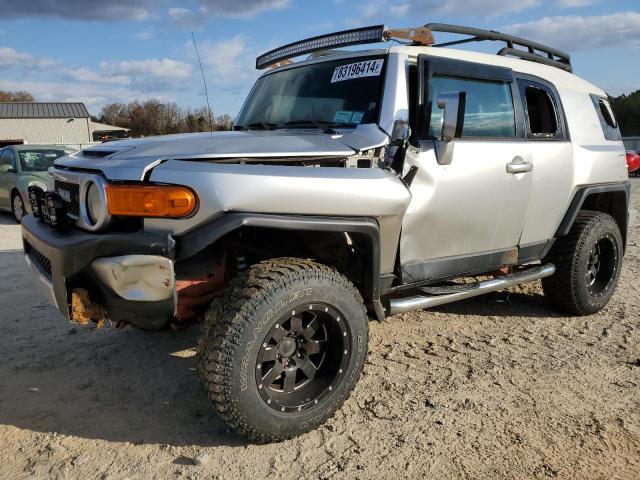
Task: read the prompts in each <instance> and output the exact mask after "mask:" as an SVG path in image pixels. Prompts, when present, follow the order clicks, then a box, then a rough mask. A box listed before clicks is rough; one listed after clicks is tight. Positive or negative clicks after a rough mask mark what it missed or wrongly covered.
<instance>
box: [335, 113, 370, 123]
mask: <svg viewBox="0 0 640 480" xmlns="http://www.w3.org/2000/svg"><path fill="white" fill-rule="evenodd" d="M363 117H364V112H352V111H350V110H338V111H337V112H336V114H335V115H334V116H333V123H360V122H362V118H363Z"/></svg>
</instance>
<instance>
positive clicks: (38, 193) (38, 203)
mask: <svg viewBox="0 0 640 480" xmlns="http://www.w3.org/2000/svg"><path fill="white" fill-rule="evenodd" d="M27 192H28V194H29V203H30V204H31V211H32V212H33V216H34V217H36V218H42V204H43V201H44V190H42V188H40V187H38V186H36V185H31V186H30V187H28V188H27Z"/></svg>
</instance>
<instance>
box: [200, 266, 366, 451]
mask: <svg viewBox="0 0 640 480" xmlns="http://www.w3.org/2000/svg"><path fill="white" fill-rule="evenodd" d="M319 306H322V310H323V311H325V310H324V309H325V308H331V309H332V310H334V311H336V312H339V313H340V317H338V321H340V320H342V322H343V323H342V324H341V328H348V329H349V332H350V334H349V335H348V336H347V335H346V334H345V340H341V342H343V343H341V344H340V345H344V348H345V352H344V353H345V354H346V353H347V352H346V349H347V348H348V349H349V350H350V351H351V354H350V356H349V357H348V363H346V364H344V368H343V369H341V370H340V375H337V374H336V376H335V379H336V380H335V381H334V382H333V383H332V386H331V387H328V388H327V389H325V391H324V393H323V394H322V395H324V396H322V397H319V398H321V401H319V402H318V403H317V404H315V405H314V404H313V403H312V404H311V405H310V406H308V407H305V409H304V410H302V411H293V412H292V411H287V412H281V411H279V410H278V409H275V408H273V407H272V406H270V405H268V404H267V402H266V401H265V400H264V398H263V397H261V394H263V395H264V392H263V391H259V388H262V386H261V385H260V387H259V385H258V384H259V383H260V381H256V379H258V380H260V379H261V378H262V377H261V376H258V375H259V374H257V373H256V363H257V361H258V352H259V351H260V348H261V347H264V344H263V342H264V341H265V338H268V337H266V335H268V332H270V331H273V328H278V326H277V325H276V324H277V322H278V321H279V319H281V318H283V316H282V315H284V314H288V313H291V312H294V311H295V310H296V309H297V308H298V309H303V308H304V309H306V308H309V309H312V308H318V307H319ZM325 306H326V307H325ZM367 340H368V318H367V314H366V310H365V307H364V304H363V301H362V298H361V296H360V294H359V292H358V290H357V289H356V288H355V287H354V286H353V284H352V283H351V282H350V281H349V280H347V279H346V278H345V277H344V276H342V275H341V274H339V273H338V272H336V271H335V270H333V269H331V268H329V267H327V266H325V265H321V264H318V263H315V262H313V261H310V260H304V259H299V258H277V259H272V260H267V261H263V262H260V263H257V264H255V265H253V266H251V267H250V268H249V269H248V271H247V272H245V273H241V274H239V275H238V276H237V277H236V278H234V279H233V280H232V281H231V282H230V284H229V286H228V288H227V289H226V290H225V292H224V294H223V295H222V296H221V297H220V298H218V299H216V300H215V301H214V302H213V303H212V305H211V307H210V309H209V311H208V312H207V314H206V316H205V321H204V322H203V325H202V332H201V336H200V339H199V341H198V347H197V350H198V373H199V375H200V378H201V381H202V383H203V386H204V387H205V390H206V392H207V394H208V396H209V398H210V399H211V402H212V403H213V406H214V408H215V409H216V411H217V412H218V414H219V415H220V417H222V419H223V420H224V421H225V422H226V423H227V425H229V426H230V427H231V428H232V429H233V430H235V431H236V432H238V433H240V434H241V435H243V436H245V437H247V438H248V439H250V440H251V441H254V442H258V443H265V442H275V441H281V440H285V439H287V438H291V437H294V436H296V435H299V434H301V433H304V432H307V431H310V430H313V429H314V428H316V427H318V426H319V425H321V424H322V423H324V422H325V421H326V420H327V419H328V418H330V417H331V416H332V415H333V414H334V413H335V412H336V410H338V409H339V408H340V407H341V406H342V404H343V403H344V401H345V400H346V399H347V398H348V397H349V395H350V393H351V391H352V390H353V388H354V386H355V384H356V382H357V381H358V378H359V377H360V373H361V371H362V366H363V364H364V359H365V355H366V352H367ZM346 358H347V357H345V359H346ZM343 361H345V362H346V361H347V360H343ZM258 368H259V367H258Z"/></svg>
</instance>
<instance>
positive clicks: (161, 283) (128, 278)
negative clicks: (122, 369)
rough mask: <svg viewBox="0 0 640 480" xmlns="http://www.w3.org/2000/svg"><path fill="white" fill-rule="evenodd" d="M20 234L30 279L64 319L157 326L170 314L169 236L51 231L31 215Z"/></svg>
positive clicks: (172, 279) (172, 280)
mask: <svg viewBox="0 0 640 480" xmlns="http://www.w3.org/2000/svg"><path fill="white" fill-rule="evenodd" d="M22 235H23V242H24V250H25V259H26V261H27V265H28V266H29V267H30V269H31V273H32V275H31V278H32V279H33V281H34V282H35V283H36V284H37V285H38V286H39V287H40V289H41V290H42V291H44V292H46V294H47V296H48V297H49V298H51V300H52V303H53V304H54V305H55V306H56V307H57V309H58V311H59V312H60V313H61V314H62V315H63V316H64V317H65V318H67V319H68V320H71V321H74V322H76V323H80V324H87V323H90V322H93V323H96V324H98V325H104V324H105V323H107V322H113V323H115V324H118V323H122V322H126V323H131V324H132V325H134V326H137V327H140V328H144V329H148V330H156V329H158V328H161V327H163V326H164V325H166V324H167V322H169V321H170V320H171V319H173V316H174V314H175V312H176V308H177V307H176V304H177V293H176V288H175V275H174V271H173V258H174V250H175V242H174V240H173V238H172V237H171V236H170V235H167V234H162V233H149V232H131V233H104V234H96V233H88V232H84V231H82V230H80V229H76V228H71V227H70V228H67V229H64V230H55V229H52V228H50V227H49V226H48V225H46V224H44V223H43V222H39V221H38V220H37V219H36V218H35V217H33V216H31V215H29V216H27V217H25V218H24V221H23V223H22ZM122 252H129V255H125V256H122V255H120V254H121V253H122Z"/></svg>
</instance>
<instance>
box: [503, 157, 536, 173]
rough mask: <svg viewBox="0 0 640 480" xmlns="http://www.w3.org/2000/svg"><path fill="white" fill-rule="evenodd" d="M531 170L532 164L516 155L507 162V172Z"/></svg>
mask: <svg viewBox="0 0 640 480" xmlns="http://www.w3.org/2000/svg"><path fill="white" fill-rule="evenodd" d="M531 170H533V164H532V163H529V162H525V161H524V160H523V159H522V158H520V157H516V158H514V159H513V160H511V161H510V162H509V163H507V173H527V172H530V171H531Z"/></svg>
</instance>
